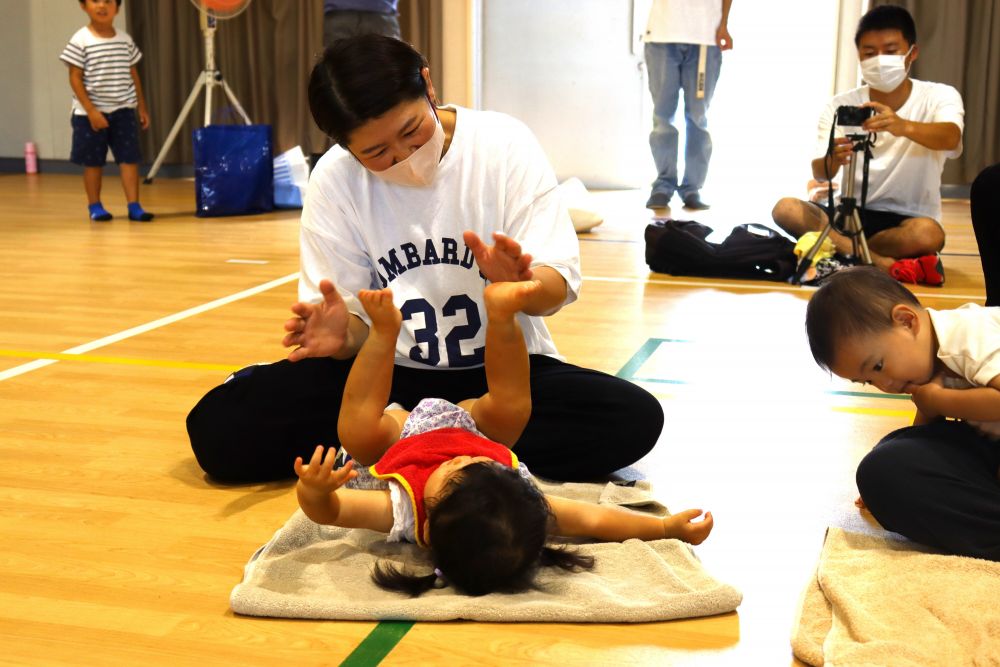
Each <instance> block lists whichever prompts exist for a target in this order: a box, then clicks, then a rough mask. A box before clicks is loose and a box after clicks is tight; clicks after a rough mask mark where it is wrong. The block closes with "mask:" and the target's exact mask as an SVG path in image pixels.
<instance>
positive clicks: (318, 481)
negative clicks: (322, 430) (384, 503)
mask: <svg viewBox="0 0 1000 667" xmlns="http://www.w3.org/2000/svg"><path fill="white" fill-rule="evenodd" d="M336 458H337V448H336V447H330V448H329V449H328V450H326V456H325V457H324V456H323V445H318V446H317V447H316V451H314V452H313V455H312V458H311V459H309V465H303V464H302V457H301V456H299V457H296V459H295V474H296V475H298V476H299V484H300V485H301V486H302V487H303V488H304V489H306V490H308V491H309V492H311V493H314V494H316V495H320V494H330V493H333V492H334V491H336V490H337V489H339V488H340V487H342V486H343V485H344V484H347V482H348V481H350V480H352V479H354V478H355V477H357V476H358V473H357V471H356V470H354V459H351V460H350V461H348V462H347V464H346V465H345V466H344V467H343V468H340V469H338V470H334V469H333V462H334V460H335V459H336Z"/></svg>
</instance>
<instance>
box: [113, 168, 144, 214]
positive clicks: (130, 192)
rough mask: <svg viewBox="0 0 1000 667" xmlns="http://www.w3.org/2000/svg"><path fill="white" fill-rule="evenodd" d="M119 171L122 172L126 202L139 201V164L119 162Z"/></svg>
mask: <svg viewBox="0 0 1000 667" xmlns="http://www.w3.org/2000/svg"><path fill="white" fill-rule="evenodd" d="M118 171H119V172H120V173H121V179H122V190H124V191H125V202H126V203H128V204H131V203H132V202H137V201H139V165H137V164H119V165H118Z"/></svg>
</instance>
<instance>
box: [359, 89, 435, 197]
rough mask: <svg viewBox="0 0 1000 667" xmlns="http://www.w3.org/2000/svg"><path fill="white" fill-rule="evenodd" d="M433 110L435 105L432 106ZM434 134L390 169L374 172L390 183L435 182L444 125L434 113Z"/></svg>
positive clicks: (426, 184)
mask: <svg viewBox="0 0 1000 667" xmlns="http://www.w3.org/2000/svg"><path fill="white" fill-rule="evenodd" d="M431 109H432V110H433V107H431ZM434 122H435V127H434V134H433V135H431V138H430V139H429V140H428V141H427V143H426V144H424V145H423V146H421V147H420V148H418V149H417V150H415V151H413V152H412V153H410V155H409V157H407V158H406V159H405V160H403V161H402V162H397V163H396V164H394V165H392V166H391V167H389V168H388V169H383V170H382V171H373V172H372V173H373V174H375V175H376V176H378V177H379V178H381V179H382V180H383V181H386V182H388V183H395V184H396V185H407V186H410V187H425V186H428V185H430V184H431V183H433V182H434V176H436V175H437V170H438V164H439V163H440V162H441V149H442V148H444V127H442V126H441V121H440V120H439V119H438V118H437V114H434Z"/></svg>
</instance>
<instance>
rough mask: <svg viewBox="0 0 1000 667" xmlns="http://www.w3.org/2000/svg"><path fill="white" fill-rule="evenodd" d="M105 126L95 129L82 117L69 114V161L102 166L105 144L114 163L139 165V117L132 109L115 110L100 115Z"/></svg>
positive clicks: (104, 161) (140, 153)
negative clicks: (70, 131)
mask: <svg viewBox="0 0 1000 667" xmlns="http://www.w3.org/2000/svg"><path fill="white" fill-rule="evenodd" d="M104 117H105V118H107V119H108V126H107V127H106V128H104V129H103V130H100V131H98V132H95V131H94V128H92V127H91V126H90V119H89V118H87V117H86V116H80V115H77V114H73V116H72V117H71V119H70V123H72V125H73V149H72V150H71V151H70V154H69V161H70V162H72V163H73V164H82V165H83V166H84V167H103V166H104V164H105V163H106V162H107V161H108V147H109V146H110V147H111V153H112V155H114V156H115V162H117V163H118V164H139V163H140V162H142V152H141V151H140V150H139V119H138V117H137V115H136V113H135V109H119V110H118V111H112V112H111V113H106V114H104Z"/></svg>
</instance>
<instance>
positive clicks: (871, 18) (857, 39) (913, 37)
mask: <svg viewBox="0 0 1000 667" xmlns="http://www.w3.org/2000/svg"><path fill="white" fill-rule="evenodd" d="M876 30H898V31H900V32H901V33H903V39H905V40H906V43H907V44H909V45H910V46H913V45H914V44H916V43H917V26H916V24H915V23H914V22H913V16H911V15H910V12H908V11H906V9H905V8H903V7H900V6H898V5H879V6H878V7H874V8H872V9H871V10H869V11H868V13H866V14H865V15H864V16H862V17H861V20H860V21H858V30H857V32H855V33H854V46H860V45H861V35H863V34H865V33H866V32H873V31H876Z"/></svg>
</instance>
